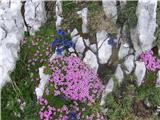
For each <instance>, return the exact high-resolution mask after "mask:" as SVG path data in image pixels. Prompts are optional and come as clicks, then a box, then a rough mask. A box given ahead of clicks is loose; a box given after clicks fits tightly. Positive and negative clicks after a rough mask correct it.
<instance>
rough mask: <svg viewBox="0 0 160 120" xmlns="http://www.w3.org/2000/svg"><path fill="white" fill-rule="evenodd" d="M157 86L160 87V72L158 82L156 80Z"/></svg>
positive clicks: (159, 72)
mask: <svg viewBox="0 0 160 120" xmlns="http://www.w3.org/2000/svg"><path fill="white" fill-rule="evenodd" d="M156 86H157V87H160V70H159V71H158V73H157V80H156Z"/></svg>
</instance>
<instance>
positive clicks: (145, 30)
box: [137, 0, 157, 51]
mask: <svg viewBox="0 0 160 120" xmlns="http://www.w3.org/2000/svg"><path fill="white" fill-rule="evenodd" d="M156 8H157V0H139V1H138V8H137V16H138V23H137V31H138V35H139V43H140V45H141V48H142V50H143V51H145V50H150V49H151V48H152V47H153V42H154V40H155V36H154V33H155V30H156V27H157V24H156Z"/></svg>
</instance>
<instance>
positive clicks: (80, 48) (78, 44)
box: [75, 37, 85, 54]
mask: <svg viewBox="0 0 160 120" xmlns="http://www.w3.org/2000/svg"><path fill="white" fill-rule="evenodd" d="M84 49H85V45H84V42H83V38H82V37H79V38H78V40H77V42H76V44H75V50H76V52H77V53H81V54H82V53H83V52H84Z"/></svg>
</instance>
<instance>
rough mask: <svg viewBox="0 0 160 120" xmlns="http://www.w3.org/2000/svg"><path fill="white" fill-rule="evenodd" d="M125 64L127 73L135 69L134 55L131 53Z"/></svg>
mask: <svg viewBox="0 0 160 120" xmlns="http://www.w3.org/2000/svg"><path fill="white" fill-rule="evenodd" d="M124 65H125V67H126V69H127V70H125V72H126V74H130V73H131V72H132V71H133V68H134V55H129V56H128V57H127V58H126V59H125V61H124Z"/></svg>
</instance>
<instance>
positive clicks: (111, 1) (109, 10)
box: [102, 0, 117, 23]
mask: <svg viewBox="0 0 160 120" xmlns="http://www.w3.org/2000/svg"><path fill="white" fill-rule="evenodd" d="M102 4H103V9H104V12H105V14H106V16H107V17H109V18H111V19H112V20H113V22H115V23H116V21H117V7H116V0H102Z"/></svg>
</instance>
